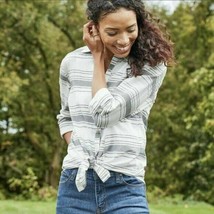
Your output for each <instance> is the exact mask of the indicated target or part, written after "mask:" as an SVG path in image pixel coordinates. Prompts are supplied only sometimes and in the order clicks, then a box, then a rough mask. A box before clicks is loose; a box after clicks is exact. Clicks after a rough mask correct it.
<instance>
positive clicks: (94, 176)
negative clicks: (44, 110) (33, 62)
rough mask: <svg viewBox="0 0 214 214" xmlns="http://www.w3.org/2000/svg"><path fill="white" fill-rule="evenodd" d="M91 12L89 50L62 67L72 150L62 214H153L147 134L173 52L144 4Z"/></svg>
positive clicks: (96, 0)
mask: <svg viewBox="0 0 214 214" xmlns="http://www.w3.org/2000/svg"><path fill="white" fill-rule="evenodd" d="M87 6H88V8H87V15H88V18H89V22H88V23H87V24H85V25H84V28H83V40H84V42H85V44H86V45H87V46H85V47H82V48H80V49H77V50H75V51H73V52H71V53H69V54H68V55H66V56H65V58H64V59H63V61H62V64H61V68H60V94H61V104H62V108H61V111H60V114H59V115H58V122H59V127H60V133H61V135H62V137H63V138H64V139H65V141H66V142H67V143H68V150H67V155H66V157H65V158H64V160H63V171H62V174H61V177H60V183H59V190H58V198H57V214H87V213H88V214H92V213H103V214H124V213H125V214H137V213H138V214H143V213H149V210H148V205H147V200H146V189H145V182H144V174H145V167H146V154H145V147H146V127H147V120H148V116H149V112H150V110H151V108H152V105H153V103H154V102H155V98H156V96H157V92H158V90H159V87H160V86H161V84H162V81H163V79H164V76H165V74H166V66H165V65H166V64H167V63H169V61H171V60H173V51H172V45H171V43H170V41H168V40H167V38H166V37H165V35H164V33H163V32H161V31H160V29H159V28H158V26H157V24H156V23H155V22H154V21H153V19H152V18H151V16H150V14H149V13H148V12H146V10H145V8H144V5H143V3H142V2H141V1H140V0H109V1H108V0H89V1H88V4H87Z"/></svg>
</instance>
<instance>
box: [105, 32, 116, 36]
mask: <svg viewBox="0 0 214 214" xmlns="http://www.w3.org/2000/svg"><path fill="white" fill-rule="evenodd" d="M107 34H108V36H115V35H116V34H117V33H116V32H107Z"/></svg>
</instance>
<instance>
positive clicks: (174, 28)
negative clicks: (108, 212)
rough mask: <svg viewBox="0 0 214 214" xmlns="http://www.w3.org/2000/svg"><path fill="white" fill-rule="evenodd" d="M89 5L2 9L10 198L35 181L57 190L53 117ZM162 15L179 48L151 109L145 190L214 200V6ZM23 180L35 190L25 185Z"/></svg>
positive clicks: (0, 49)
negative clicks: (63, 71)
mask: <svg viewBox="0 0 214 214" xmlns="http://www.w3.org/2000/svg"><path fill="white" fill-rule="evenodd" d="M84 4H85V1H78V0H61V1H57V0H56V1H36V0H34V1H28V0H24V1H18V0H17V1H11V0H5V1H1V3H0V27H1V31H0V131H1V132H0V152H1V156H0V180H1V182H0V190H2V191H4V192H5V193H9V192H15V193H19V191H20V189H23V188H24V189H25V191H26V188H28V186H30V187H31V186H34V185H35V181H36V182H37V181H38V185H36V188H39V187H44V186H46V185H51V186H54V187H56V186H57V183H58V179H59V172H60V168H61V161H62V158H63V156H64V152H65V149H66V144H65V143H64V142H63V143H62V140H61V139H60V136H59V131H58V126H57V121H56V115H57V114H58V112H59V109H60V101H59V89H58V76H59V73H58V70H59V65H60V62H61V60H62V58H63V57H64V56H65V54H66V53H68V52H69V51H71V50H73V49H75V48H77V47H80V46H82V45H83V42H82V25H83V24H84V23H85V22H86V17H85V14H84V10H85V7H84ZM155 13H156V14H158V15H159V16H160V18H161V21H163V22H165V24H166V26H167V28H168V31H169V32H170V34H171V37H172V40H173V41H174V42H175V50H176V57H177V65H176V66H175V67H174V68H170V69H169V71H168V74H167V77H166V79H165V81H164V84H163V86H162V88H161V90H160V93H159V96H158V99H157V102H156V104H155V106H154V108H153V109H152V112H151V117H150V120H149V128H148V146H147V154H148V171H147V174H146V181H147V185H148V187H149V188H150V189H152V188H154V187H155V186H156V187H158V188H161V189H162V190H163V191H165V192H166V194H174V193H182V194H183V195H184V196H185V197H189V196H192V197H194V198H195V199H200V200H205V201H208V202H210V203H213V204H214V201H213V198H214V197H212V196H213V195H214V188H213V185H212V181H213V179H214V172H213V169H214V158H213V157H214V146H213V139H214V118H213V115H214V89H213V86H214V77H213V76H214V71H213V70H214V64H213V62H214V54H213V53H214V51H213V50H214V47H213V44H214V35H213V33H214V24H213V23H214V20H213V3H212V1H211V0H206V1H201V2H200V1H197V3H195V4H192V5H188V4H181V5H179V7H178V8H177V9H176V11H175V12H174V13H173V14H168V13H166V11H164V10H160V9H158V10H155ZM29 172H30V173H29ZM29 176H32V178H33V179H31V178H30V177H29ZM23 178H27V179H28V185H27V186H26V185H25V186H24V187H21V186H18V185H21V182H20V180H21V179H23ZM30 180H33V181H34V183H33V182H32V184H31V183H29V182H30ZM36 184H37V183H36Z"/></svg>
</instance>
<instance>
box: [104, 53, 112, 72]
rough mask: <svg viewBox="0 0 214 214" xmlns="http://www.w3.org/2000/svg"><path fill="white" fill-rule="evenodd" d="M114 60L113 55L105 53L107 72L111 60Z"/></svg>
mask: <svg viewBox="0 0 214 214" xmlns="http://www.w3.org/2000/svg"><path fill="white" fill-rule="evenodd" d="M112 58H113V54H112V53H110V52H109V51H108V50H105V52H104V66H105V72H106V71H107V69H108V67H109V65H110V63H111V60H112Z"/></svg>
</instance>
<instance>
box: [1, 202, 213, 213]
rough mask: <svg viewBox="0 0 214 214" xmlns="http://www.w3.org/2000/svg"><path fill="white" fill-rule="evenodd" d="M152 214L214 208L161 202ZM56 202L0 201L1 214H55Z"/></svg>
mask: <svg viewBox="0 0 214 214" xmlns="http://www.w3.org/2000/svg"><path fill="white" fill-rule="evenodd" d="M150 212H151V214H213V213H214V207H213V206H211V205H208V204H205V203H199V202H179V203H178V202H176V203H173V202H172V201H167V200H161V201H158V202H157V203H155V204H153V203H152V204H150ZM54 213H55V202H40V201H39V202H37V201H12V200H2V201H0V214H54Z"/></svg>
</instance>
